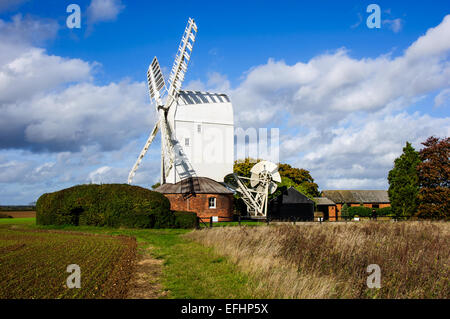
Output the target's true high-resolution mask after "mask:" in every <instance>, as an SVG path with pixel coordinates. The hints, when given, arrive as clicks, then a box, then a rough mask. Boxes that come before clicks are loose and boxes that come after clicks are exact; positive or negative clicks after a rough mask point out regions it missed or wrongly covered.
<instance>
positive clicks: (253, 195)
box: [233, 161, 281, 218]
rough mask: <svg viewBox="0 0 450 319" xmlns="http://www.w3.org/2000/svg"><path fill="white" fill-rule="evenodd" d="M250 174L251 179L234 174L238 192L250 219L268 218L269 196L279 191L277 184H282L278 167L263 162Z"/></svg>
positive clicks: (256, 165)
mask: <svg viewBox="0 0 450 319" xmlns="http://www.w3.org/2000/svg"><path fill="white" fill-rule="evenodd" d="M250 173H251V176H250V178H248V177H243V176H238V175H237V174H233V177H234V179H235V181H236V183H237V188H236V191H237V192H238V193H240V195H241V198H242V199H243V201H244V203H245V205H246V206H247V212H248V214H249V216H250V217H253V218H266V217H267V202H268V199H269V194H273V193H274V192H275V190H276V189H277V184H276V183H281V176H280V173H279V172H278V165H277V164H275V163H272V162H269V161H261V162H259V163H257V164H255V165H253V167H252V168H251V170H250ZM246 180H247V181H249V182H250V186H251V188H250V187H247V185H246V183H245V181H246Z"/></svg>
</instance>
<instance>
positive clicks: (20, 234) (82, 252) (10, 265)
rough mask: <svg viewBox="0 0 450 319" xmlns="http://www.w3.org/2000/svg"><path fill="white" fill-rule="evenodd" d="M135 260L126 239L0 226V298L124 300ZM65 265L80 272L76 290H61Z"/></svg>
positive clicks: (132, 242) (131, 242)
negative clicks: (71, 265)
mask: <svg viewBox="0 0 450 319" xmlns="http://www.w3.org/2000/svg"><path fill="white" fill-rule="evenodd" d="M10 221H11V219H10ZM23 221H24V224H25V223H30V222H31V219H23ZM135 258H136V241H135V239H134V238H131V237H125V236H120V237H118V236H114V237H113V236H107V235H95V234H81V233H76V232H62V231H53V230H34V229H24V228H18V227H17V226H10V225H7V224H6V223H3V224H1V223H0V298H125V297H126V295H127V289H128V287H127V283H128V282H129V280H130V277H131V275H132V269H133V265H134V262H135ZM70 264H77V265H79V266H80V268H81V288H80V289H77V288H73V289H68V288H67V286H66V279H67V277H68V276H69V275H70V274H69V273H68V272H66V268H67V266H68V265H70Z"/></svg>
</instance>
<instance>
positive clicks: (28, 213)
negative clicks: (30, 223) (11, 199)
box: [2, 210, 36, 218]
mask: <svg viewBox="0 0 450 319" xmlns="http://www.w3.org/2000/svg"><path fill="white" fill-rule="evenodd" d="M2 213H3V214H5V215H8V216H11V217H12V218H33V217H36V212H35V211H32V210H28V211H12V212H8V211H4V212H2Z"/></svg>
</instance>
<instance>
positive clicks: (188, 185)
mask: <svg viewBox="0 0 450 319" xmlns="http://www.w3.org/2000/svg"><path fill="white" fill-rule="evenodd" d="M193 189H194V191H192V190H193ZM155 191H157V192H159V193H162V194H164V196H166V197H167V198H168V199H169V201H170V209H172V210H177V211H188V212H195V213H197V216H198V217H200V218H201V220H202V221H204V222H207V221H209V220H210V218H211V217H213V216H217V217H218V220H219V221H232V220H233V194H234V192H233V191H232V190H231V189H229V188H227V187H225V186H224V185H222V184H221V183H219V182H216V181H215V180H213V179H211V178H208V177H190V178H187V179H184V180H182V181H179V182H178V183H175V184H172V183H166V184H163V185H161V186H159V187H158V188H156V189H155Z"/></svg>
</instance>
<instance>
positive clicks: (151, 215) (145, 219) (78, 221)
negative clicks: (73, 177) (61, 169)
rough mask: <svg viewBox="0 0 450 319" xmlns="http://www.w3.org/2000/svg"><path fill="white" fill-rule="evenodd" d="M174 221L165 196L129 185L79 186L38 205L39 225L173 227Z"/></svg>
mask: <svg viewBox="0 0 450 319" xmlns="http://www.w3.org/2000/svg"><path fill="white" fill-rule="evenodd" d="M174 222H175V216H174V214H173V213H172V212H171V211H170V202H169V200H168V199H167V198H166V197H165V196H164V195H162V194H160V193H158V192H154V191H151V190H149V189H146V188H142V187H139V186H131V185H127V184H103V185H96V184H90V185H77V186H74V187H71V188H67V189H63V190H61V191H58V192H54V193H47V194H44V195H42V196H41V197H40V198H39V199H38V201H37V203H36V223H37V224H40V225H93V226H109V227H121V226H124V227H132V228H170V227H173V226H174Z"/></svg>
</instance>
